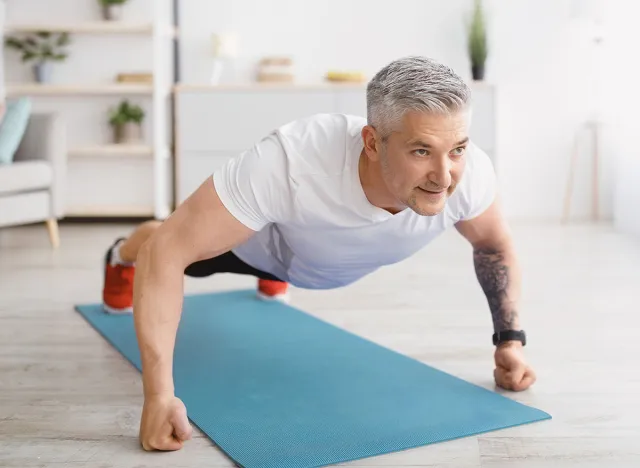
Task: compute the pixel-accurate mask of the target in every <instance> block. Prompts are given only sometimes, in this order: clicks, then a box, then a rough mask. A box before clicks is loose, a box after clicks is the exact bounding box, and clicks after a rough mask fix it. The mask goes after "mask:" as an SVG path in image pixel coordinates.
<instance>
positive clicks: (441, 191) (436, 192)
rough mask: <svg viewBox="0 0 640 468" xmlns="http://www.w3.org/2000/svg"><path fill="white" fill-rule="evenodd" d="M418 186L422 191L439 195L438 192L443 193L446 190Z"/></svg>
mask: <svg viewBox="0 0 640 468" xmlns="http://www.w3.org/2000/svg"><path fill="white" fill-rule="evenodd" d="M418 188H419V189H420V190H422V191H423V192H425V193H428V194H430V195H440V194H443V193H445V192H446V189H445V190H428V189H424V188H422V187H418Z"/></svg>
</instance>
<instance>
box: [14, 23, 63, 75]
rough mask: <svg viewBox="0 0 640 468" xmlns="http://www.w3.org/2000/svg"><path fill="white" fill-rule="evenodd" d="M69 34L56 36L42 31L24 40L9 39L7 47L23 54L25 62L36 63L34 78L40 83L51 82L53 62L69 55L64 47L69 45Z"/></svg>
mask: <svg viewBox="0 0 640 468" xmlns="http://www.w3.org/2000/svg"><path fill="white" fill-rule="evenodd" d="M69 43H70V38H69V33H66V32H64V33H60V34H54V33H51V32H48V31H40V32H37V33H35V34H33V35H28V36H26V37H24V38H22V39H21V38H18V37H12V36H10V37H7V38H6V39H5V45H6V46H7V47H9V48H11V49H14V50H17V51H18V52H21V53H22V61H23V62H35V64H34V65H33V73H34V78H35V80H36V81H37V82H38V83H47V82H49V81H50V80H51V62H61V61H63V60H64V59H66V58H67V56H68V54H67V53H66V52H65V50H64V47H66V46H67V45H69Z"/></svg>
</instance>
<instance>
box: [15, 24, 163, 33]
mask: <svg viewBox="0 0 640 468" xmlns="http://www.w3.org/2000/svg"><path fill="white" fill-rule="evenodd" d="M5 31H6V32H7V33H35V32H38V31H50V32H54V33H62V32H68V33H71V34H152V33H153V24H150V23H149V24H147V23H140V24H138V23H124V22H118V21H95V22H87V23H68V24H65V23H29V24H13V25H6V26H5Z"/></svg>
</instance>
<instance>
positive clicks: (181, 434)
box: [140, 395, 192, 451]
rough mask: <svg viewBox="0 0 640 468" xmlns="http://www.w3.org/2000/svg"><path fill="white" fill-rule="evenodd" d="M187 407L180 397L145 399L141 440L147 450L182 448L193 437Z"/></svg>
mask: <svg viewBox="0 0 640 468" xmlns="http://www.w3.org/2000/svg"><path fill="white" fill-rule="evenodd" d="M191 433H192V429H191V425H190V424H189V419H188V418H187V409H186V407H185V406H184V403H182V401H181V400H180V399H179V398H176V397H175V396H173V395H170V396H168V397H150V398H146V399H145V401H144V406H143V409H142V421H141V423H140V442H141V443H142V448H144V449H145V450H148V451H149V450H180V449H181V448H182V444H183V443H184V442H185V441H187V440H189V439H191Z"/></svg>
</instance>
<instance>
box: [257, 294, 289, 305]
mask: <svg viewBox="0 0 640 468" xmlns="http://www.w3.org/2000/svg"><path fill="white" fill-rule="evenodd" d="M256 295H257V296H258V298H259V299H261V300H263V301H267V302H273V301H280V302H284V303H285V304H288V303H289V300H290V296H289V293H288V292H287V293H285V294H276V295H275V296H268V295H266V294H264V293H262V292H260V291H257V292H256Z"/></svg>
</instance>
